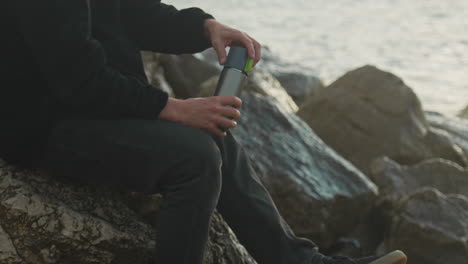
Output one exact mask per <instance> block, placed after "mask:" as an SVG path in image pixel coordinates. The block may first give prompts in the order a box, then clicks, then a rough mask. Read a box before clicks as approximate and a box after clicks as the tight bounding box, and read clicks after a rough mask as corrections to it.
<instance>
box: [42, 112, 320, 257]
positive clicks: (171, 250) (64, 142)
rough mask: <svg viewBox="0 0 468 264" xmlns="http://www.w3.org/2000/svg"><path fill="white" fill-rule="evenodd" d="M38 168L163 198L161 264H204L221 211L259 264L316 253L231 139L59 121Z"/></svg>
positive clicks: (152, 123) (158, 125)
mask: <svg viewBox="0 0 468 264" xmlns="http://www.w3.org/2000/svg"><path fill="white" fill-rule="evenodd" d="M39 166H41V167H43V168H45V169H46V170H49V171H51V172H52V173H55V174H59V175H63V176H65V177H72V178H77V179H80V180H85V181H87V182H90V183H95V184H105V185H108V186H113V187H116V188H118V189H122V190H129V191H137V192H144V193H162V195H163V200H162V203H161V208H160V213H159V220H158V227H157V233H158V241H159V242H160V243H157V246H156V263H178V264H186V263H187V264H188V263H190V264H193V263H197V264H198V263H202V257H203V252H204V249H205V244H206V242H207V237H208V225H209V221H210V217H211V215H212V213H213V211H214V209H215V208H217V209H218V211H219V212H220V213H221V215H222V216H223V217H224V219H225V220H226V222H227V223H228V224H229V226H230V227H231V228H232V229H233V231H234V232H235V233H236V235H237V237H238V238H239V240H240V241H241V243H242V244H243V245H244V246H245V247H246V248H247V250H248V251H249V252H250V253H251V254H252V256H253V257H254V258H255V259H256V260H257V261H258V263H260V264H296V263H297V264H299V263H301V264H302V263H306V260H307V259H311V258H312V255H314V254H315V252H316V251H315V250H316V249H315V245H314V244H313V243H312V242H311V241H310V240H306V239H303V238H298V237H296V236H295V235H294V234H293V232H292V231H291V229H290V227H289V226H288V225H287V224H286V223H285V221H284V220H283V218H282V217H281V216H280V215H279V213H278V210H277V208H276V207H275V205H274V203H273V201H272V199H271V197H270V195H269V194H268V192H267V190H266V189H265V187H264V186H263V185H262V184H261V183H260V181H259V179H258V177H257V176H256V175H255V172H254V171H253V169H252V168H251V166H250V165H249V162H248V160H247V159H246V155H245V154H244V152H243V150H242V149H241V148H240V146H239V145H238V143H237V142H236V141H235V139H234V137H233V136H232V135H231V134H230V133H228V135H227V136H226V137H225V138H218V137H215V136H211V135H210V134H208V133H207V132H204V131H202V130H199V129H195V128H192V127H189V126H185V125H182V124H178V123H173V122H168V121H163V120H68V121H61V122H60V123H59V124H58V125H57V126H56V127H55V128H54V129H53V132H52V133H51V135H50V139H49V141H48V146H47V149H46V152H45V154H44V156H43V159H42V160H41V161H40V164H39ZM174 237H176V238H177V239H173V238H174Z"/></svg>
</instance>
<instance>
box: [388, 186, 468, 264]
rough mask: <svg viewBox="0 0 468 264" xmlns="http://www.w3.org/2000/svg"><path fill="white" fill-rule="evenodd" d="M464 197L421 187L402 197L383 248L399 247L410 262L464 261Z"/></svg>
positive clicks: (467, 209)
mask: <svg viewBox="0 0 468 264" xmlns="http://www.w3.org/2000/svg"><path fill="white" fill-rule="evenodd" d="M467 219H468V198H466V197H465V196H463V195H444V194H442V193H441V192H439V191H437V190H436V189H432V188H426V189H421V190H419V191H417V192H415V193H413V194H411V195H410V196H408V197H406V198H404V199H402V200H401V201H400V203H399V207H398V209H397V210H396V211H395V213H394V217H393V218H392V220H391V222H392V223H391V228H390V231H389V232H388V236H387V237H386V239H385V242H384V249H386V250H393V249H397V248H398V249H401V250H403V251H404V252H405V253H406V254H407V255H408V259H409V260H410V263H424V264H446V263H450V264H466V263H467V260H468V250H467V248H468V240H467V237H468V224H467Z"/></svg>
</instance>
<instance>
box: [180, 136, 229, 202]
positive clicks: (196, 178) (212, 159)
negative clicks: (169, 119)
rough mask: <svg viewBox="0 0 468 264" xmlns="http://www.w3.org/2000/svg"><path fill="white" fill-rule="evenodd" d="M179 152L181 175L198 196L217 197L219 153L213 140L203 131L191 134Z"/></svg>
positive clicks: (220, 158) (219, 180)
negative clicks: (190, 184) (190, 183)
mask: <svg viewBox="0 0 468 264" xmlns="http://www.w3.org/2000/svg"><path fill="white" fill-rule="evenodd" d="M192 136H193V137H192V138H190V140H188V142H187V141H186V140H184V141H185V144H184V147H183V149H182V150H181V151H180V154H181V163H180V166H181V167H182V171H183V174H184V176H183V177H185V179H186V181H190V182H192V183H193V185H194V186H192V188H194V189H196V190H197V191H198V192H199V194H200V196H203V197H206V198H208V199H213V197H216V198H217V197H218V196H219V192H220V190H221V166H222V157H221V152H220V150H219V148H218V146H217V145H216V143H215V141H214V140H213V138H212V137H211V136H210V135H209V134H207V133H206V132H203V131H197V132H194V133H193V134H192Z"/></svg>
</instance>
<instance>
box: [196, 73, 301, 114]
mask: <svg viewBox="0 0 468 264" xmlns="http://www.w3.org/2000/svg"><path fill="white" fill-rule="evenodd" d="M218 80H219V76H214V77H212V78H210V79H208V80H207V81H205V82H204V83H202V84H201V86H200V89H199V90H200V94H198V95H197V96H201V97H208V96H212V95H213V94H214V92H215V90H216V85H217V84H218ZM243 91H248V92H254V93H257V94H261V95H265V96H271V97H274V98H275V99H276V103H277V104H278V105H280V106H281V107H282V108H283V109H284V110H285V111H287V112H290V113H292V112H297V110H298V107H297V105H296V103H295V102H294V101H293V99H292V98H291V97H290V96H289V95H288V93H287V92H286V91H285V90H284V88H283V86H281V84H280V83H279V81H278V80H277V79H276V78H275V77H274V76H273V75H271V74H269V73H266V72H257V71H254V72H253V73H252V74H251V75H250V76H249V77H248V81H247V83H246V85H245V87H243Z"/></svg>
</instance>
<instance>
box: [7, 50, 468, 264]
mask: <svg viewBox="0 0 468 264" xmlns="http://www.w3.org/2000/svg"><path fill="white" fill-rule="evenodd" d="M265 53H266V54H265V56H264V60H263V61H262V62H261V63H260V64H259V65H258V66H257V69H256V70H255V71H254V73H253V74H251V76H250V77H249V83H248V84H247V86H246V89H245V90H244V91H243V92H242V94H241V98H242V100H243V109H242V117H241V120H240V121H239V126H238V127H237V128H236V129H234V130H233V131H232V132H233V134H234V136H235V137H236V138H237V139H238V141H239V143H240V144H241V145H242V146H243V148H244V149H245V150H246V152H247V154H248V157H249V159H250V161H251V162H252V165H253V167H254V169H255V171H256V172H257V173H258V175H259V177H260V179H261V180H262V182H263V183H264V184H265V186H266V187H267V188H268V189H269V191H270V192H271V194H272V196H273V199H274V200H275V202H276V204H277V206H278V208H279V210H280V211H281V213H282V214H283V216H284V218H285V219H286V221H287V222H288V223H289V224H290V225H291V227H292V228H293V230H294V231H295V232H296V234H298V235H301V236H304V237H308V238H310V239H312V240H313V241H315V242H316V243H317V244H318V245H319V246H320V247H321V250H322V251H323V252H326V253H328V254H342V255H343V254H344V255H349V256H360V255H369V254H378V253H382V252H386V251H389V250H394V249H402V250H404V251H405V252H406V253H407V254H408V257H409V259H410V263H411V264H446V263H451V264H466V263H467V259H468V252H467V248H468V241H467V239H466V238H467V237H468V198H467V197H468V120H466V119H462V118H468V116H467V114H468V113H466V112H467V111H466V110H468V109H466V110H465V111H462V112H461V113H460V116H459V117H445V116H443V115H441V114H438V113H434V112H424V111H423V108H422V106H421V103H420V101H419V99H418V98H417V96H416V95H415V94H414V92H413V91H412V90H411V88H410V87H408V86H407V85H406V84H405V83H404V81H403V80H401V79H400V78H398V77H397V76H395V75H393V74H391V73H388V72H384V71H382V70H380V69H378V68H376V67H373V66H364V67H362V68H359V69H356V70H353V71H350V72H349V73H347V74H345V75H344V76H343V77H341V78H339V79H338V80H337V81H335V82H334V83H332V84H331V85H329V86H327V87H324V85H323V84H322V82H321V81H320V80H319V79H318V78H317V77H315V76H313V75H312V74H310V72H309V71H308V70H307V69H302V68H300V67H298V66H295V65H290V64H288V63H285V62H283V61H281V59H279V58H278V57H276V56H274V55H273V54H271V53H270V52H269V51H268V49H267V50H266V52H265ZM143 55H144V61H145V66H146V71H147V75H148V78H149V80H150V82H151V83H152V84H153V85H155V86H156V87H158V88H160V89H163V90H165V91H167V92H169V93H170V94H171V96H175V97H178V98H188V97H198V96H210V95H211V94H212V93H213V91H214V88H215V85H216V82H217V77H218V75H219V72H220V70H221V68H220V67H219V66H218V65H217V64H216V58H215V56H214V54H213V52H212V51H208V52H205V53H202V54H197V55H195V56H193V55H181V56H174V55H160V54H153V53H144V54H143ZM159 199H160V197H159V196H158V195H152V196H148V195H142V194H136V193H122V192H116V191H113V190H109V189H106V188H104V187H92V186H83V185H82V184H79V183H76V182H71V181H68V180H65V179H61V178H57V177H51V176H49V175H46V174H45V173H43V172H40V171H29V170H23V169H21V168H16V167H13V166H11V165H9V164H7V163H5V162H1V163H0V263H2V264H3V263H5V264H13V263H14V264H16V263H38V264H42V263H84V264H87V263H136V264H138V263H148V262H149V261H150V260H151V258H152V255H153V252H152V250H153V248H154V245H155V243H158V238H157V234H155V232H154V225H155V223H156V221H157V212H158V204H159ZM174 239H177V238H176V237H175V238H174ZM205 263H206V264H215V263H216V264H223V263H226V264H228V263H236V264H237V263H241V264H244V263H245V264H251V263H256V262H255V260H253V259H252V257H251V256H250V255H249V254H248V252H247V251H246V250H245V248H244V247H243V246H242V245H241V244H240V243H239V242H238V240H237V239H236V237H235V234H233V232H232V231H231V230H230V228H229V227H228V223H225V222H224V220H223V219H222V217H221V216H220V215H219V214H217V213H216V214H215V215H214V217H213V221H212V223H211V229H210V240H209V244H208V246H207V249H206V253H205Z"/></svg>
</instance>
